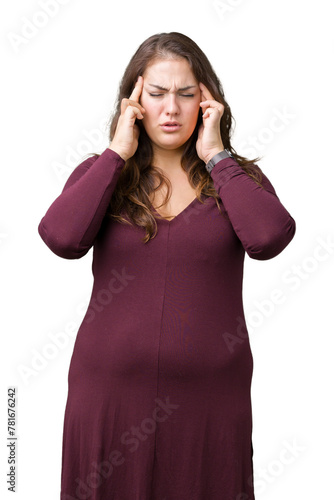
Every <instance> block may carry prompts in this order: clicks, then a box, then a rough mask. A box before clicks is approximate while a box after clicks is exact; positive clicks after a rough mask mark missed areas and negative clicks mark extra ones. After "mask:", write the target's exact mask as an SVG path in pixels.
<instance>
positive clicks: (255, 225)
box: [211, 158, 296, 260]
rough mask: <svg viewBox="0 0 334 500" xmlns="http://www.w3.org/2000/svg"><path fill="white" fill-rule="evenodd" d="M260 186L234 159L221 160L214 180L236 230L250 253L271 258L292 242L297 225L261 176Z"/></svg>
mask: <svg viewBox="0 0 334 500" xmlns="http://www.w3.org/2000/svg"><path fill="white" fill-rule="evenodd" d="M262 176H263V179H262V185H263V186H264V187H263V188H262V187H260V186H259V185H258V184H256V182H255V181H254V180H253V179H252V178H251V177H249V175H248V174H246V172H245V171H244V170H243V169H242V168H241V166H240V165H239V164H238V163H237V161H236V160H234V159H233V158H224V159H223V160H220V161H219V162H218V163H217V164H216V165H215V166H214V168H213V169H212V171H211V177H212V179H213V182H214V186H215V189H216V191H217V193H218V194H219V196H220V198H221V200H222V202H223V205H224V208H225V210H226V212H227V214H228V216H229V219H230V221H231V224H232V226H233V229H234V231H235V233H236V235H237V236H238V238H239V239H240V241H241V243H242V245H243V247H244V249H245V251H246V252H247V254H248V255H249V256H250V257H251V258H253V259H257V260H266V259H271V258H273V257H275V256H276V255H278V254H279V253H280V252H282V250H283V249H284V248H285V247H286V246H287V245H288V244H289V243H290V241H291V240H292V238H293V237H294V235H295V231H296V223H295V221H294V219H293V218H292V217H291V215H290V214H289V212H288V211H287V210H286V209H285V208H284V206H283V205H282V203H281V202H280V200H279V198H278V196H277V194H276V192H275V189H274V188H273V186H272V185H271V183H270V181H269V179H268V178H267V177H266V176H265V175H264V174H263V173H262Z"/></svg>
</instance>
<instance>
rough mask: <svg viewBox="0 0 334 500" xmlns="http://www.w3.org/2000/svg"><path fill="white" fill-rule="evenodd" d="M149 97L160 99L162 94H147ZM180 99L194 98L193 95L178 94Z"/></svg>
mask: <svg viewBox="0 0 334 500" xmlns="http://www.w3.org/2000/svg"><path fill="white" fill-rule="evenodd" d="M149 95H150V96H151V97H160V96H162V95H164V94H151V93H150V94H149ZM180 97H194V94H180Z"/></svg>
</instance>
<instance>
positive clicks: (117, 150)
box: [108, 143, 128, 161]
mask: <svg viewBox="0 0 334 500" xmlns="http://www.w3.org/2000/svg"><path fill="white" fill-rule="evenodd" d="M108 148H109V149H111V150H112V151H114V152H115V153H117V154H118V155H119V156H120V157H121V158H122V160H124V161H127V160H128V157H127V155H126V154H124V153H123V151H122V150H121V149H120V148H118V147H117V145H114V144H112V143H110V144H109V146H108Z"/></svg>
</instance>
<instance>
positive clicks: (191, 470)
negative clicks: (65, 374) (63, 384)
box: [38, 32, 295, 500]
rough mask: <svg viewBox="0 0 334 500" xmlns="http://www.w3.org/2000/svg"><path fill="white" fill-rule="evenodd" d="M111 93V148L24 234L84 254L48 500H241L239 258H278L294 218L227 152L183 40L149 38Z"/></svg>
mask: <svg viewBox="0 0 334 500" xmlns="http://www.w3.org/2000/svg"><path fill="white" fill-rule="evenodd" d="M118 97H119V98H118V104H117V108H116V111H115V114H114V116H113V119H112V121H111V125H110V144H109V147H108V148H106V150H105V151H103V152H102V154H100V155H94V156H92V157H91V158H88V159H86V160H85V161H83V162H82V163H81V164H80V165H79V166H78V167H77V168H76V169H75V170H74V171H73V173H72V174H71V175H70V177H69V179H68V181H67V182H66V184H65V187H64V189H63V191H62V193H61V194H60V196H59V197H58V198H57V199H56V200H55V201H54V202H53V203H52V205H51V206H50V208H49V209H48V211H47V212H46V214H45V216H44V217H43V219H42V220H41V222H40V224H39V228H38V229H39V234H40V236H41V237H42V238H43V240H44V242H45V243H46V244H47V245H48V246H49V248H50V249H51V250H52V251H53V252H54V253H56V254H57V255H59V256H61V257H64V258H68V259H75V258H80V257H82V256H83V255H85V254H86V253H87V252H88V250H89V249H90V248H91V247H93V248H94V252H93V274H94V285H93V290H92V295H91V298H90V304H89V307H88V309H87V312H86V315H85V317H84V319H83V321H82V324H81V326H80V328H79V331H78V334H77V338H76V342H75V345H74V350H73V354H72V359H71V364H70V369H69V378H68V383H69V388H68V389H69V390H68V399H67V404H66V412H65V419H64V434H63V458H62V477H61V500H74V499H76V500H81V499H94V500H120V499H122V500H232V499H233V500H246V499H247V500H250V499H254V490H253V465H252V455H253V447H252V411H251V399H250V387H251V378H252V370H253V359H252V354H251V349H250V344H249V338H248V333H247V327H246V325H245V318H244V312H243V304H242V278H243V262H244V256H245V252H247V254H248V255H249V256H250V257H251V258H254V259H259V260H262V259H271V258H273V257H275V256H276V255H278V254H279V253H280V252H281V251H282V250H283V249H284V248H285V247H286V246H287V245H288V243H289V242H290V241H291V240H292V238H293V236H294V234H295V221H294V220H293V218H292V217H291V216H290V214H289V213H288V212H287V210H286V209H285V208H284V207H283V205H282V204H281V202H280V200H279V198H278V197H277V195H276V193H275V190H274V188H273V186H272V185H271V183H270V182H269V180H268V178H267V177H266V176H265V175H264V174H263V173H262V172H261V170H260V168H259V167H258V166H257V165H256V164H255V163H254V161H255V160H253V161H251V160H247V159H246V158H244V157H242V156H240V155H238V154H237V153H236V151H235V150H234V149H233V148H232V146H231V142H230V134H231V130H230V129H231V119H232V115H231V111H230V108H229V106H228V104H227V102H226V100H225V97H224V93H223V90H222V87H221V84H220V81H219V79H218V77H217V75H216V74H215V72H214V70H213V69H212V67H211V65H210V63H209V61H208V59H207V58H206V56H205V55H204V53H203V52H202V51H201V49H200V48H199V47H198V46H197V45H196V44H195V42H193V41H192V40H191V39H189V38H188V37H186V36H185V35H183V34H181V33H175V32H173V33H160V34H157V35H154V36H151V37H150V38H148V39H147V40H146V41H145V42H143V43H142V45H141V46H140V47H139V48H138V50H137V52H136V53H135V54H134V56H133V57H132V59H131V61H130V63H129V65H128V67H127V68H126V71H125V73H124V76H123V79H122V81H121V84H120V89H119V96H118Z"/></svg>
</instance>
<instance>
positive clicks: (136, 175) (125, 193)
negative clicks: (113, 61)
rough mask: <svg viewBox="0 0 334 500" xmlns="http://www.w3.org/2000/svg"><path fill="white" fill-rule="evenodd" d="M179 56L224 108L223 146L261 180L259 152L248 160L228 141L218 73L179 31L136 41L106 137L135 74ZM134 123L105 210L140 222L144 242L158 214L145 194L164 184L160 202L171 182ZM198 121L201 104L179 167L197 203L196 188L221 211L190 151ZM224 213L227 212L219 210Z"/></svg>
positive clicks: (152, 232) (200, 162)
mask: <svg viewBox="0 0 334 500" xmlns="http://www.w3.org/2000/svg"><path fill="white" fill-rule="evenodd" d="M181 58H184V59H186V60H187V61H188V63H189V65H190V67H191V70H192V72H193V74H194V76H195V78H196V80H197V81H198V82H202V83H204V85H205V86H206V87H207V88H208V89H209V91H210V92H211V94H212V96H213V98H214V99H215V100H216V101H218V102H220V103H222V104H223V105H224V113H223V116H222V118H221V121H220V132H221V137H222V142H223V144H224V148H226V149H229V150H230V151H231V152H232V154H233V156H234V157H235V159H236V160H237V162H238V164H239V165H240V166H241V167H242V168H243V170H244V171H245V172H246V173H247V174H248V175H249V176H250V177H252V178H253V179H254V181H255V182H256V183H257V184H259V185H261V180H262V175H261V169H260V168H259V167H258V166H257V165H256V164H255V162H257V161H258V160H259V158H255V159H254V160H248V159H247V158H245V157H243V156H240V155H238V154H237V152H236V151H235V150H234V148H233V146H232V144H231V135H232V131H231V124H232V120H234V118H233V117H232V113H231V109H230V106H229V105H228V103H227V101H226V99H225V95H224V91H223V87H222V84H221V82H220V80H219V78H218V77H217V75H216V73H215V71H214V70H213V68H212V66H211V63H210V62H209V60H208V58H207V57H206V55H205V54H204V52H203V51H202V50H201V49H200V48H199V47H198V45H197V44H196V43H195V42H194V41H193V40H191V38H189V37H187V36H186V35H184V34H182V33H178V32H171V33H158V34H156V35H153V36H151V37H149V38H148V39H146V40H145V41H144V42H143V43H142V44H141V45H140V46H139V47H138V49H137V51H136V52H135V54H134V55H133V57H132V58H131V60H130V62H129V64H128V66H127V67H126V69H125V72H124V75H123V77H122V79H121V81H120V84H119V90H118V96H117V99H116V105H115V109H114V112H113V114H112V115H111V117H110V120H109V122H108V123H109V124H110V128H109V139H110V141H112V139H113V137H114V134H115V131H116V126H117V122H118V119H119V117H120V114H121V101H122V99H123V98H129V96H130V95H131V92H132V90H133V88H134V85H135V82H136V81H137V79H138V76H140V75H143V74H144V72H145V69H146V67H147V66H148V65H149V64H151V63H152V62H154V61H155V60H159V59H181ZM135 123H136V125H138V127H139V130H140V134H139V138H138V148H137V150H136V152H135V154H134V155H133V156H132V157H131V158H129V159H128V160H127V161H126V162H125V165H124V168H123V170H122V172H121V173H120V177H119V179H118V181H117V184H116V187H115V190H114V192H113V194H112V197H111V201H110V205H109V207H108V210H107V214H106V215H107V216H110V217H112V218H113V219H115V220H117V221H119V222H121V223H125V224H136V225H138V226H141V227H143V228H144V229H145V231H146V234H145V236H144V238H143V240H142V241H143V242H144V243H147V242H148V241H149V240H150V239H151V238H154V237H155V236H156V234H157V223H156V217H158V218H159V217H162V216H160V215H158V214H156V215H155V214H154V213H153V212H152V210H151V208H150V207H151V201H150V194H151V193H152V192H153V191H155V190H156V189H159V188H160V186H162V185H163V184H165V185H166V186H167V194H166V197H165V201H164V203H166V202H167V201H168V200H169V198H170V194H171V189H170V188H171V185H170V181H169V179H168V178H167V177H166V176H165V175H164V174H163V172H162V171H161V169H158V168H156V167H155V166H153V165H152V161H153V149H152V146H151V141H150V138H149V137H148V135H147V133H146V131H145V128H144V126H143V124H142V122H141V120H139V119H136V121H135ZM201 124H202V110H201V109H200V110H199V113H198V119H197V123H196V126H195V129H194V131H193V133H192V135H191V137H190V138H189V139H188V140H187V142H186V143H185V144H184V146H183V154H182V158H181V167H182V168H183V170H184V171H185V172H186V173H187V176H188V180H189V183H190V185H191V186H192V187H193V188H194V189H195V192H196V197H197V198H198V200H199V201H200V202H201V203H203V201H202V199H201V195H202V194H203V195H205V196H212V197H213V198H215V201H216V204H217V207H218V210H219V211H220V212H221V213H222V211H221V209H220V205H219V203H220V202H221V201H222V200H221V199H220V197H219V195H218V194H217V191H216V190H215V188H214V185H213V180H212V178H211V176H210V174H209V173H208V172H207V170H206V169H205V162H204V161H203V160H201V159H200V158H199V156H198V154H197V151H196V142H197V138H198V129H199V126H200V125H201ZM98 156H99V155H98ZM157 178H158V180H159V182H158V185H157V187H154V186H155V182H154V181H155V180H156V179H157ZM164 203H163V204H164ZM225 215H227V214H226V213H225Z"/></svg>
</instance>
